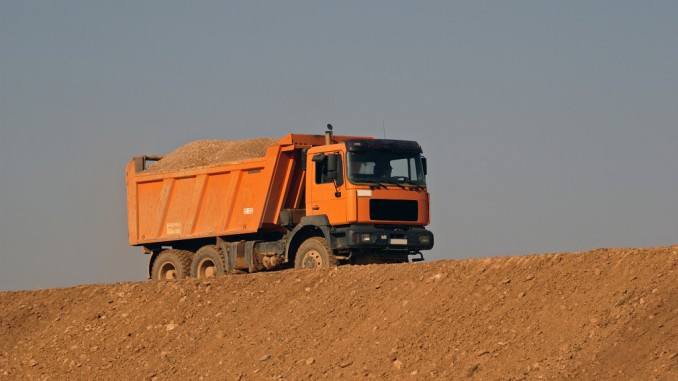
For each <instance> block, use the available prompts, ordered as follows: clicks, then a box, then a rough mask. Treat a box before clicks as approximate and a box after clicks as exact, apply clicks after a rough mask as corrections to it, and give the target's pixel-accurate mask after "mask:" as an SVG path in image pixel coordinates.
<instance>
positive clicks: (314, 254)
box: [301, 250, 323, 269]
mask: <svg viewBox="0 0 678 381" xmlns="http://www.w3.org/2000/svg"><path fill="white" fill-rule="evenodd" d="M301 263H302V265H303V266H302V268H304V269H319V268H321V267H322V266H323V260H322V257H321V256H320V252H318V251H317V250H310V251H308V252H306V254H305V255H304V259H303V261H301Z"/></svg>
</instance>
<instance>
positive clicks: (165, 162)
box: [144, 138, 278, 173]
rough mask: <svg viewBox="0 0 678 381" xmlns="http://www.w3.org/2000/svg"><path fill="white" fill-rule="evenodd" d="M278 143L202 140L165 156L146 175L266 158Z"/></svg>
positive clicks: (271, 139)
mask: <svg viewBox="0 0 678 381" xmlns="http://www.w3.org/2000/svg"><path fill="white" fill-rule="evenodd" d="M277 141H278V139H274V138H254V139H246V140H198V141H195V142H191V143H188V144H186V145H184V146H181V147H179V148H177V149H176V150H174V151H172V152H170V153H169V154H167V155H165V156H163V158H162V159H161V160H160V161H158V162H157V163H155V164H154V165H152V166H151V167H149V168H147V169H145V170H144V173H160V172H171V171H178V170H181V169H187V168H195V167H202V166H206V165H211V164H219V163H231V162H237V161H242V160H247V159H254V158H257V157H263V156H264V155H266V148H267V147H268V146H270V145H273V144H275V143H276V142H277Z"/></svg>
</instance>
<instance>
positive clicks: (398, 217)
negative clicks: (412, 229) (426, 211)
mask: <svg viewBox="0 0 678 381" xmlns="http://www.w3.org/2000/svg"><path fill="white" fill-rule="evenodd" d="M418 219H419V206H418V203H417V201H416V200H375V199H372V200H370V220H372V221H417V220H418Z"/></svg>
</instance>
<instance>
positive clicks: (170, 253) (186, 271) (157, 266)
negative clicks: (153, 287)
mask: <svg viewBox="0 0 678 381" xmlns="http://www.w3.org/2000/svg"><path fill="white" fill-rule="evenodd" d="M192 256H193V253H191V252H190V251H186V250H174V249H171V250H165V251H163V252H161V253H160V254H158V258H156V259H155V262H154V263H153V269H152V270H151V279H153V280H169V279H183V278H188V277H189V276H190V274H191V257H192Z"/></svg>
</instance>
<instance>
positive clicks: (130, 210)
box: [126, 134, 356, 245]
mask: <svg viewBox="0 0 678 381" xmlns="http://www.w3.org/2000/svg"><path fill="white" fill-rule="evenodd" d="M351 138H356V137H350V136H343V137H342V136H335V137H334V140H335V141H343V140H346V139H351ZM322 144H324V137H323V136H322V135H295V134H289V135H287V136H285V137H284V138H282V139H281V140H279V141H278V142H277V143H276V144H274V145H272V146H269V147H268V148H267V150H266V154H265V156H264V157H262V158H256V159H249V160H244V161H240V162H235V163H226V164H215V165H209V166H205V167H198V168H190V169H184V170H179V171H172V172H163V173H143V172H142V170H143V165H141V166H140V165H139V164H140V161H139V160H138V158H135V160H132V161H131V162H130V163H129V164H128V165H127V169H126V175H127V215H128V228H129V243H130V245H143V244H150V243H162V242H170V241H176V240H184V239H193V238H203V237H216V236H230V235H238V234H247V233H255V232H258V231H261V230H266V229H270V230H276V229H277V230H279V229H281V228H280V226H279V225H277V222H278V218H279V214H280V210H281V209H283V208H290V209H296V208H304V205H302V203H303V196H304V195H303V189H304V187H303V182H304V176H305V173H304V171H303V170H302V166H301V150H302V149H303V148H309V147H312V146H316V145H322Z"/></svg>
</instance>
